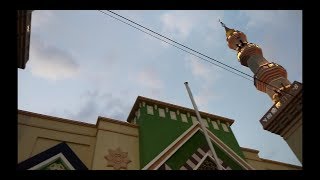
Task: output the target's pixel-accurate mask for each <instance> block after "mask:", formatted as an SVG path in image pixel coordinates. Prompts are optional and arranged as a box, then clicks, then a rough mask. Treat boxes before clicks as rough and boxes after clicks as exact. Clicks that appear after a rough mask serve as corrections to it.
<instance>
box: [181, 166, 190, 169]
mask: <svg viewBox="0 0 320 180" xmlns="http://www.w3.org/2000/svg"><path fill="white" fill-rule="evenodd" d="M180 170H188V169H187V168H186V167H184V166H182V167H181V168H180Z"/></svg>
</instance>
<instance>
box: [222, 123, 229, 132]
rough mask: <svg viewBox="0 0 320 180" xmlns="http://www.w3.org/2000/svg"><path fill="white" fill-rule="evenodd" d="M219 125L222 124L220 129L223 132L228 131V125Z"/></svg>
mask: <svg viewBox="0 0 320 180" xmlns="http://www.w3.org/2000/svg"><path fill="white" fill-rule="evenodd" d="M221 126H222V129H223V130H224V131H225V132H229V129H228V127H227V125H226V124H224V123H221Z"/></svg>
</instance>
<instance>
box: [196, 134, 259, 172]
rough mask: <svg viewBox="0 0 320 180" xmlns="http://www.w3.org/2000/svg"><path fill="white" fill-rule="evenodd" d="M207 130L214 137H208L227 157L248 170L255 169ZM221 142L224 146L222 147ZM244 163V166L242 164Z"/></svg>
mask: <svg viewBox="0 0 320 180" xmlns="http://www.w3.org/2000/svg"><path fill="white" fill-rule="evenodd" d="M200 131H202V129H200ZM207 132H208V133H209V134H211V135H212V136H213V137H214V138H215V139H212V138H211V137H210V139H211V140H213V142H215V143H216V145H217V146H219V148H220V149H222V150H223V151H224V152H225V153H226V154H227V155H228V156H229V157H231V158H232V159H233V160H234V161H236V162H237V163H238V164H239V165H240V166H241V167H243V168H245V169H250V170H255V169H254V168H253V167H252V166H251V165H250V164H249V163H247V162H246V161H245V160H243V159H242V158H241V157H240V156H239V155H238V154H237V153H235V152H234V151H233V150H232V149H231V148H229V146H227V145H226V144H225V143H224V142H222V141H221V140H220V139H219V138H218V137H217V136H216V135H214V134H213V133H212V132H211V131H209V130H208V129H207ZM221 144H222V145H223V146H224V147H222V146H221ZM238 159H240V161H241V162H240V161H238ZM244 164H245V165H246V166H248V167H246V166H244Z"/></svg>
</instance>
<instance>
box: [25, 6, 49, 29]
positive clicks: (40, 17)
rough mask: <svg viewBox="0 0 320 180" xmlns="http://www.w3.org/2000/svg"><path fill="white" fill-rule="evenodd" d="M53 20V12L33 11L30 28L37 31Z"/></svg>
mask: <svg viewBox="0 0 320 180" xmlns="http://www.w3.org/2000/svg"><path fill="white" fill-rule="evenodd" d="M53 18H54V15H53V11H48V10H35V11H32V18H31V28H32V29H38V28H41V26H44V25H46V24H48V23H49V22H50V21H52V19H53Z"/></svg>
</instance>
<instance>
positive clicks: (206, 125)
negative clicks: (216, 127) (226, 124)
mask: <svg viewBox="0 0 320 180" xmlns="http://www.w3.org/2000/svg"><path fill="white" fill-rule="evenodd" d="M201 121H202V122H203V124H204V126H205V127H207V128H208V127H209V124H208V121H207V120H206V119H204V118H202V119H201Z"/></svg>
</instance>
